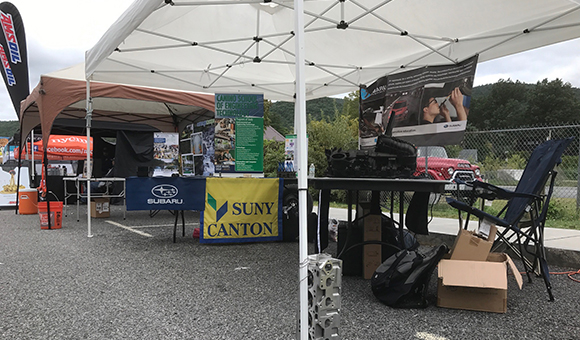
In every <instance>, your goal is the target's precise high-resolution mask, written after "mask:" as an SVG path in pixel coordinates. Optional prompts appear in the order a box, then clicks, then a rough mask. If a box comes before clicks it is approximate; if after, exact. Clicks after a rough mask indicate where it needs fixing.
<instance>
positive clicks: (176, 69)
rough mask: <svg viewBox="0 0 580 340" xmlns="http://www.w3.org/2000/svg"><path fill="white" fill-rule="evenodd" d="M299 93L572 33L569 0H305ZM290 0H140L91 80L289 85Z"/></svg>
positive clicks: (204, 86) (577, 10)
mask: <svg viewBox="0 0 580 340" xmlns="http://www.w3.org/2000/svg"><path fill="white" fill-rule="evenodd" d="M304 17H305V18H304V22H305V24H304V32H305V35H304V40H305V46H304V51H305V61H306V68H305V84H306V98H307V99H311V98H317V97H323V96H329V95H336V94H341V93H346V92H349V91H353V90H356V89H357V87H358V85H359V84H370V83H371V82H373V81H374V80H376V79H377V78H379V77H381V76H383V75H386V74H391V73H395V72H399V71H400V70H401V69H402V68H404V69H411V68H417V67H422V66H425V65H439V64H451V63H454V62H457V61H461V60H464V59H466V58H468V57H471V56H473V55H474V54H479V61H480V62H481V61H486V60H490V59H494V58H498V57H501V56H505V55H509V54H513V53H517V52H521V51H525V50H529V49H533V48H537V47H540V46H545V45H548V44H552V43H556V42H561V41H565V40H569V39H573V38H577V37H579V36H580V27H578V26H579V25H580V6H579V5H578V3H577V1H572V0H550V1H545V0H511V1H504V0H486V1H450V0H439V1H433V0H414V1H403V0H392V1H389V0H384V1H383V0H356V1H345V2H340V1H326V0H320V1H318V0H316V1H314V0H313V1H304ZM294 31H295V29H294V13H293V2H291V1H271V2H270V1H257V0H255V1H254V0H224V1H186V0H172V1H169V0H168V1H164V0H136V1H135V3H134V4H133V5H132V6H131V7H130V8H129V9H128V10H127V11H126V12H125V13H124V14H123V15H122V16H121V17H120V18H119V19H118V20H117V21H116V22H115V23H114V24H113V26H112V27H111V28H110V29H109V30H108V31H107V32H106V33H105V35H104V36H103V37H102V38H101V40H100V41H99V42H98V43H97V44H96V45H95V46H94V47H93V48H92V49H90V50H89V51H87V53H86V76H87V79H92V80H98V81H107V82H118V83H128V84H135V85H146V86H157V87H163V88H173V89H183V90H190V91H200V92H212V93H237V92H244V93H264V95H265V98H267V99H271V100H287V101H292V100H293V96H294V93H295V87H294V82H295V78H296V77H295V73H296V72H295V68H294V60H295V53H294V50H295V48H294Z"/></svg>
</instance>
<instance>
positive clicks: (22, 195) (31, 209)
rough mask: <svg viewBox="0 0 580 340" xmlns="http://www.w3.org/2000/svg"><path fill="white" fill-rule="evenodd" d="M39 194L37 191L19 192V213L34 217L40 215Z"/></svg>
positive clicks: (26, 190)
mask: <svg viewBox="0 0 580 340" xmlns="http://www.w3.org/2000/svg"><path fill="white" fill-rule="evenodd" d="M37 205H38V192H37V191H36V189H22V190H19V191H18V213H19V214H20V215H32V214H36V213H38V208H37V207H36V206H37Z"/></svg>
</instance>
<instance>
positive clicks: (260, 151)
mask: <svg viewBox="0 0 580 340" xmlns="http://www.w3.org/2000/svg"><path fill="white" fill-rule="evenodd" d="M214 138H215V172H216V173H262V172H263V171H264V95H261V94H216V95H215V136H214Z"/></svg>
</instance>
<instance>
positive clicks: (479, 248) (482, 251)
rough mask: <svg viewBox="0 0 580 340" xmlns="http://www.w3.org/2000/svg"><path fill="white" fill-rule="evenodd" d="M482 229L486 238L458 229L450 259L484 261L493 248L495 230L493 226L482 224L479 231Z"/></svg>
mask: <svg viewBox="0 0 580 340" xmlns="http://www.w3.org/2000/svg"><path fill="white" fill-rule="evenodd" d="M482 229H484V230H485V234H486V235H487V237H486V238H483V237H480V236H478V233H477V232H474V231H470V230H465V229H460V230H459V233H458V234H457V237H456V238H455V243H454V244H453V247H451V259H452V260H470V261H485V260H486V259H487V255H489V252H490V250H491V247H492V246H493V241H494V240H495V234H496V233H497V228H496V226H495V225H493V224H485V225H483V224H482V227H480V229H479V230H482Z"/></svg>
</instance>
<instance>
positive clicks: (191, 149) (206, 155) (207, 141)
mask: <svg viewBox="0 0 580 340" xmlns="http://www.w3.org/2000/svg"><path fill="white" fill-rule="evenodd" d="M214 126H215V120H214V119H210V120H206V121H202V122H198V123H196V124H190V125H187V126H186V127H185V129H184V130H183V131H182V132H181V135H180V140H179V149H180V153H181V169H182V172H181V173H182V175H183V176H213V174H214V173H215V164H214V153H215V140H214V135H215V131H214Z"/></svg>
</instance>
